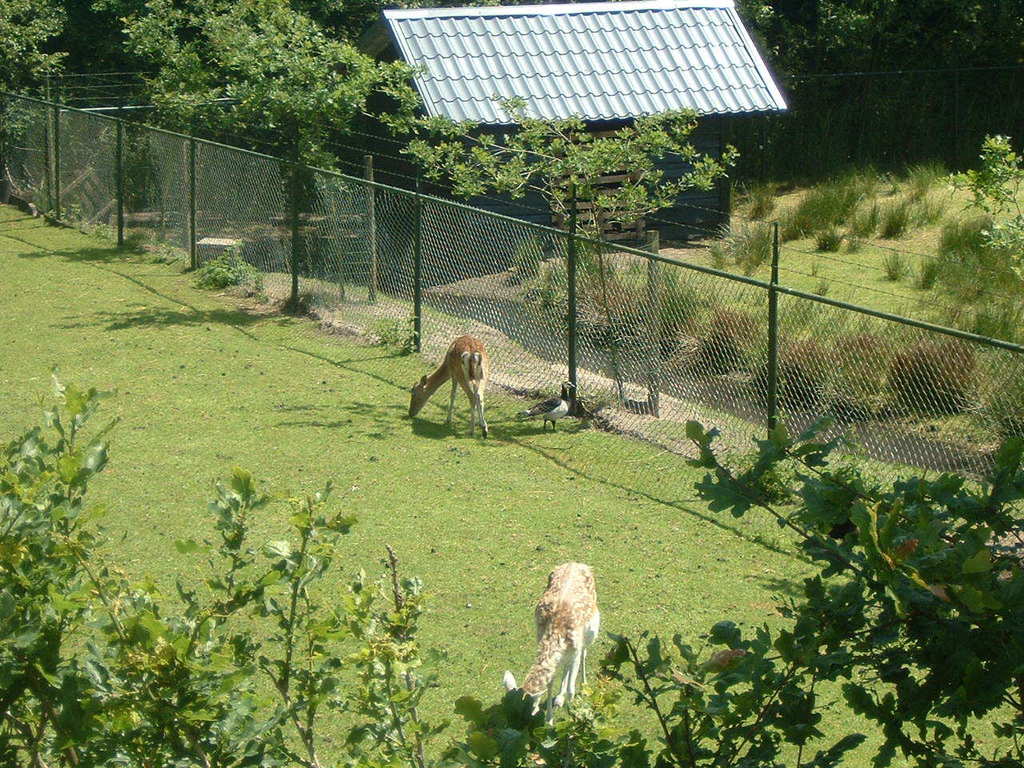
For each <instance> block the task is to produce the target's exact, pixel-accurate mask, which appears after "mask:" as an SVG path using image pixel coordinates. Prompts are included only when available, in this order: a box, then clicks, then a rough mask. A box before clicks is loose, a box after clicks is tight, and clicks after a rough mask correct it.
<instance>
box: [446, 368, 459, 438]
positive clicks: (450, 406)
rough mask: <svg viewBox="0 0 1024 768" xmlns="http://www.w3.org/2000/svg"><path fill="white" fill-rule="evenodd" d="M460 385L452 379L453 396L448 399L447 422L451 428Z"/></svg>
mask: <svg viewBox="0 0 1024 768" xmlns="http://www.w3.org/2000/svg"><path fill="white" fill-rule="evenodd" d="M458 386H459V385H458V384H456V382H455V377H454V376H453V377H452V394H451V397H449V398H448V419H447V421H446V422H445V423H446V424H447V425H448V426H449V427H450V426H451V425H452V418H453V417H454V415H455V393H456V392H457V391H458Z"/></svg>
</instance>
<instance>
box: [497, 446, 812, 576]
mask: <svg viewBox="0 0 1024 768" xmlns="http://www.w3.org/2000/svg"><path fill="white" fill-rule="evenodd" d="M576 431H578V430H572V431H570V430H566V431H565V432H564V433H563V434H566V435H571V434H573V433H574V432H576ZM495 436H496V437H498V436H500V439H503V440H505V441H507V442H510V443H513V444H515V445H517V446H519V447H520V448H523V449H525V450H527V451H531V452H532V453H535V454H536V455H538V456H540V457H542V458H544V459H547V460H548V461H550V462H551V463H552V464H554V465H556V466H557V467H559V468H561V469H564V470H566V471H567V472H571V473H572V474H574V475H576V476H577V477H581V478H583V479H585V480H589V481H591V482H594V483H599V484H601V485H604V486H607V487H609V488H615V489H617V490H620V491H625V492H626V493H629V494H633V495H634V496H640V497H641V498H645V499H647V500H648V501H652V502H654V503H656V504H660V505H663V506H666V507H671V508H672V509H674V510H677V511H679V512H682V513H684V514H686V515H690V516H691V517H695V518H697V519H698V520H702V521H704V522H706V523H708V524H709V525H713V526H714V527H715V528H718V529H719V530H721V531H725V532H727V533H730V534H732V535H734V536H736V537H738V538H740V539H743V540H744V541H746V542H748V543H750V544H755V545H757V546H759V547H762V548H764V549H766V550H769V551H770V552H774V553H775V554H777V555H785V556H786V557H789V558H792V559H794V560H800V561H804V562H806V560H807V558H806V557H804V556H803V555H802V554H800V553H799V552H797V551H796V550H795V549H792V548H786V547H782V546H779V545H778V544H775V543H773V542H770V541H766V540H765V539H764V537H763V536H761V535H759V534H751V533H748V532H747V531H744V530H742V529H741V528H738V527H737V526H734V525H730V524H728V523H725V522H722V520H720V519H719V518H717V517H714V516H712V515H708V514H704V513H703V512H700V511H698V510H696V509H694V508H692V507H690V506H688V505H687V504H686V501H687V499H667V498H664V497H662V496H658V495H657V494H655V493H652V492H650V491H647V490H642V489H640V488H638V487H637V484H626V483H623V482H620V481H618V480H614V479H612V478H609V477H603V476H602V475H601V474H599V473H597V472H594V471H592V468H591V469H588V471H584V470H582V469H579V468H578V467H575V466H573V465H572V464H570V463H569V462H567V461H566V460H565V459H563V458H561V457H560V456H557V455H555V453H554V452H553V451H551V450H548V449H545V448H544V447H542V446H539V445H535V444H533V443H530V442H524V441H522V440H519V439H518V437H519V436H525V435H516V434H514V433H512V432H506V431H504V430H502V431H501V432H500V433H496V435H495ZM619 439H621V440H627V439H629V438H627V437H625V436H620V437H619ZM680 460H682V459H680Z"/></svg>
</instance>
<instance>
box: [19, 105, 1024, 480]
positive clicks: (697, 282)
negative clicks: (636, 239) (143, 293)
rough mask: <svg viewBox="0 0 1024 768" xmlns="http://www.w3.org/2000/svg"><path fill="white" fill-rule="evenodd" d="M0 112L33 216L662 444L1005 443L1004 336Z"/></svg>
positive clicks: (954, 447) (318, 178)
mask: <svg viewBox="0 0 1024 768" xmlns="http://www.w3.org/2000/svg"><path fill="white" fill-rule="evenodd" d="M2 115H3V118H4V123H3V148H4V155H3V161H4V163H3V166H4V176H5V178H6V180H7V182H8V183H9V185H10V189H11V191H12V193H13V194H14V195H15V196H16V197H17V198H19V199H21V200H24V201H30V202H33V203H34V204H35V205H37V207H38V208H39V209H40V210H43V211H48V212H50V213H51V215H53V216H54V217H55V218H57V219H59V220H61V221H63V222H66V223H72V224H82V225H89V226H91V227H94V228H99V229H100V230H101V231H105V232H106V233H108V234H109V235H110V236H114V235H115V234H117V235H118V236H119V237H120V238H121V239H126V240H128V241H129V242H133V243H136V244H142V245H144V246H146V247H167V248H173V249H178V250H179V252H180V253H181V254H182V256H186V255H187V258H189V259H190V260H191V264H192V266H202V265H204V264H206V263H209V262H210V261H212V260H214V259H219V258H222V257H224V256H225V255H228V256H230V257H231V258H234V259H237V260H240V261H241V262H243V263H244V264H246V265H248V272H247V277H246V278H245V282H244V284H243V285H242V286H240V290H242V291H244V292H245V293H246V294H247V295H248V296H249V297H250V298H251V299H253V300H254V301H257V302H260V303H262V304H264V305H266V306H267V307H268V308H275V307H276V308H288V309H290V310H291V311H294V312H300V313H303V314H306V315H308V316H310V317H311V318H312V319H314V320H315V321H316V322H315V325H314V324H311V325H310V326H309V327H310V328H311V329H315V332H317V333H323V334H326V335H327V336H328V337H329V336H330V335H332V334H339V335H344V336H345V337H346V338H349V339H353V338H354V339H362V340H364V341H365V342H366V343H375V344H385V345H386V346H388V347H389V348H391V349H393V350H394V351H395V352H396V354H398V353H403V352H404V353H409V352H416V353H418V354H420V355H421V356H422V357H423V359H424V362H425V364H431V365H436V364H437V363H439V362H440V360H441V358H442V357H443V355H444V352H445V349H446V348H447V346H448V344H449V343H450V341H451V340H452V339H453V338H454V337H456V336H458V335H460V334H465V333H469V334H472V335H474V336H477V337H478V338H480V339H481V340H482V341H484V343H485V344H486V345H487V348H488V350H489V353H490V356H491V361H492V362H491V387H492V391H493V390H494V388H498V389H500V390H503V391H504V392H506V393H509V394H512V395H517V396H521V397H529V398H534V397H538V396H541V395H543V396H547V395H551V394H555V393H557V392H558V391H559V388H560V386H561V385H562V383H563V382H572V383H574V384H575V386H576V388H575V395H576V396H577V397H578V399H579V400H580V401H581V403H582V406H583V408H584V409H585V411H586V412H587V413H588V414H590V415H591V416H593V417H594V418H595V419H596V421H597V422H598V423H599V424H600V425H601V426H603V427H605V428H607V429H611V430H614V431H618V432H621V433H624V434H626V435H629V436H631V437H633V438H637V439H640V440H642V441H645V442H646V443H653V444H656V445H658V446H660V447H661V448H662V449H663V450H665V451H668V452H672V453H680V454H685V453H687V452H688V450H689V444H688V442H687V440H686V438H685V425H686V422H687V421H688V420H690V419H697V420H699V421H701V422H703V423H704V424H705V425H708V426H715V427H718V428H719V429H720V430H721V432H722V434H723V436H724V438H725V439H726V441H727V445H729V446H731V447H734V448H736V449H745V448H747V447H748V446H749V445H750V440H751V439H752V438H756V437H758V436H761V435H763V434H764V431H765V428H766V423H768V422H769V420H771V419H774V418H778V419H780V420H782V421H783V422H785V423H786V424H787V425H789V426H790V427H791V428H792V429H802V428H804V427H806V426H807V425H809V424H810V423H812V422H814V421H816V420H818V419H820V418H821V417H823V416H828V417H830V418H831V419H832V425H831V427H830V429H831V432H832V434H836V435H839V434H842V435H844V436H845V437H847V438H848V441H849V442H848V452H849V453H850V455H852V456H857V457H861V458H863V459H868V460H871V461H873V462H876V463H877V465H878V470H879V471H883V472H885V471H889V472H893V471H895V469H894V468H895V467H899V466H911V467H918V468H924V469H930V470H956V471H966V472H972V473H978V472H982V471H983V470H984V469H985V467H986V466H987V464H988V462H989V461H990V457H991V455H992V453H993V451H994V450H995V449H996V447H997V445H998V443H999V442H1000V440H1001V439H1002V438H1003V437H1005V436H1011V435H1016V436H1024V375H1022V374H1024V349H1021V348H1020V347H1018V346H1015V345H1013V344H1009V343H1006V342H999V341H995V340H992V339H985V338H981V337H978V336H974V335H972V334H968V333H963V332H959V331H954V330H950V329H942V328H938V327H935V326H931V325H928V324H927V323H923V322H920V321H915V320H911V319H907V318H901V317H895V316H892V315H886V314H885V313H882V312H878V311H874V310H869V309H864V308H861V307H855V306H851V305H849V304H845V303H843V302H840V301H836V300H834V299H828V298H827V297H822V296H815V295H813V294H808V293H803V292H801V291H798V290H795V289H792V288H787V287H784V286H781V285H779V284H778V283H777V282H772V281H768V282H766V281H762V280H757V279H753V278H749V277H745V276H742V275H733V274H727V273H725V272H720V271H718V270H715V269H712V268H709V267H702V266H699V265H696V264H692V263H685V262H679V261H676V260H673V259H670V258H665V257H663V256H658V255H656V254H653V253H649V252H647V251H644V250H642V249H637V248H630V247H626V246H623V245H619V244H612V243H601V242H597V241H593V240H590V239H587V238H584V237H575V238H572V237H570V236H569V235H568V234H567V233H565V232H563V231H560V230H556V229H551V228H547V227H543V226H539V225H536V224H531V223H528V222H522V221H518V220H516V219H512V218H508V217H503V216H500V215H496V214H493V213H489V212H486V211H481V210H476V209H473V208H469V207H467V206H465V205H461V204H459V203H455V202H452V201H447V200H443V199H440V198H436V197H431V196H427V195H422V194H419V193H418V192H417V191H409V190H404V189H399V188H395V187H391V186H387V185H383V184H378V183H374V182H371V181H368V180H366V179H361V178H358V177H355V176H347V175H343V174H339V173H335V172H330V171H322V170H318V169H312V168H307V167H304V166H299V165H296V164H293V163H289V162H287V161H284V160H280V159H277V158H273V157H269V156H266V155H260V154H257V153H253V152H249V151H245V150H239V149H236V148H232V147H228V146H224V145H219V144H216V143H213V142H208V141H203V140H199V139H195V138H192V137H188V136H182V135H179V134H173V133H169V132H167V131H162V130H158V129H150V128H146V127H143V126H140V125H138V124H123V123H119V121H117V120H116V119H114V118H111V117H105V116H99V115H94V114H91V113H87V112H83V111H81V110H75V109H72V108H66V107H56V106H54V105H52V104H47V103H45V102H39V101H34V100H30V99H25V98H21V97H13V96H7V97H5V99H4V103H3V107H2ZM776 249H777V247H776ZM776 255H777V253H776ZM773 301H774V302H776V303H775V309H774V310H773ZM776 318H777V319H776ZM410 383H411V382H410ZM652 471H653V470H652Z"/></svg>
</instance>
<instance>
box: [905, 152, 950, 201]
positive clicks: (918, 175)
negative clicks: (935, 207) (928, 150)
mask: <svg viewBox="0 0 1024 768" xmlns="http://www.w3.org/2000/svg"><path fill="white" fill-rule="evenodd" d="M948 175H949V172H948V171H947V170H946V167H945V166H944V165H943V164H942V163H940V162H935V161H932V162H927V163H918V164H917V165H912V166H911V167H910V168H908V169H907V197H909V198H910V199H911V200H915V201H916V200H923V199H924V198H926V197H927V196H928V193H929V192H931V190H932V188H933V187H934V186H935V185H936V184H938V183H939V182H940V181H943V182H944V181H945V179H946V177H947V176H948Z"/></svg>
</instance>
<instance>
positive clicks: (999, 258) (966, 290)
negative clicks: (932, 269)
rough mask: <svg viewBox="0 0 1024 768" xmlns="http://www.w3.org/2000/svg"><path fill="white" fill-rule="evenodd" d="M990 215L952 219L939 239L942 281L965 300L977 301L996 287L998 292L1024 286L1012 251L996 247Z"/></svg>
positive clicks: (940, 276)
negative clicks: (989, 235)
mask: <svg viewBox="0 0 1024 768" xmlns="http://www.w3.org/2000/svg"><path fill="white" fill-rule="evenodd" d="M991 226H992V219H991V218H990V217H989V216H975V217H971V218H967V219H957V220H955V221H951V222H948V223H947V224H946V225H945V226H944V227H943V228H942V233H941V236H940V238H939V249H938V261H939V263H940V271H939V282H940V283H942V284H943V285H944V286H945V287H946V288H947V289H948V290H949V291H950V292H951V293H952V294H953V295H954V296H956V298H957V299H959V300H960V301H961V302H967V303H969V302H973V301H976V300H978V299H979V298H981V297H982V296H986V295H987V294H988V293H990V290H991V288H993V287H994V288H996V291H997V292H998V293H1011V294H1012V293H1016V292H1017V291H1019V290H1020V289H1021V287H1022V282H1021V278H1020V276H1019V275H1018V274H1017V273H1016V272H1015V271H1014V268H1013V265H1014V258H1013V255H1012V253H1010V252H1008V251H1006V250H1004V249H1001V248H998V247H995V246H993V245H992V244H991V242H990V241H989V238H988V236H987V234H986V233H987V232H988V231H989V229H990V228H991Z"/></svg>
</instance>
